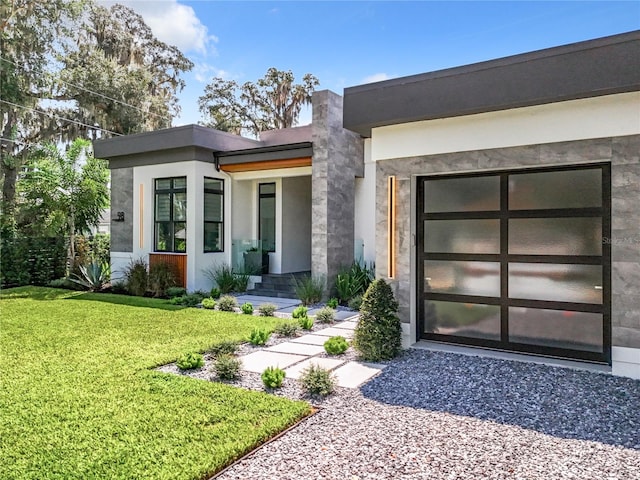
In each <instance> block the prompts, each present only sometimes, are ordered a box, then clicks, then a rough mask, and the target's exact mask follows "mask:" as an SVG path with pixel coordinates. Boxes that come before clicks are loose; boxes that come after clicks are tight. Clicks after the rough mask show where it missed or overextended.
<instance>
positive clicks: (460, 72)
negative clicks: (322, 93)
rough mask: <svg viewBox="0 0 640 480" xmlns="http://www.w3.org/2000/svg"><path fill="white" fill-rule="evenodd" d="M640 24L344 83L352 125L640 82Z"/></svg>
mask: <svg viewBox="0 0 640 480" xmlns="http://www.w3.org/2000/svg"><path fill="white" fill-rule="evenodd" d="M639 64H640V30H637V31H633V32H629V33H623V34H620V35H614V36H610V37H604V38H599V39H595V40H589V41H586V42H580V43H574V44H570V45H564V46H561V47H554V48H549V49H545V50H539V51H535V52H531V53H525V54H521V55H514V56H511V57H505V58H500V59H497V60H490V61H487V62H481V63H475V64H472V65H466V66H463V67H457V68H450V69H447V70H440V71H436V72H431V73H425V74H421V75H413V76H409V77H403V78H398V79H393V80H387V81H383V82H377V83H372V84H367V85H361V86H356V87H351V88H346V89H345V90H344V117H343V124H344V127H345V128H347V129H349V130H352V131H354V132H357V133H359V134H360V135H362V136H364V137H370V136H371V129H372V128H375V127H381V126H387V125H397V124H401V123H408V122H415V121H421V120H432V119H436V118H448V117H456V116H462V115H472V114H476V113H484V112H491V111H498V110H507V109H511V108H518V107H527V106H532V105H541V104H546V103H554V102H561V101H566V100H575V99H579V98H588V97H596V96H602V95H610V94H616V93H625V92H632V91H638V90H640V68H638V65H639Z"/></svg>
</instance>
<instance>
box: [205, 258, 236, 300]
mask: <svg viewBox="0 0 640 480" xmlns="http://www.w3.org/2000/svg"><path fill="white" fill-rule="evenodd" d="M202 272H203V273H204V275H205V277H207V278H208V279H209V280H211V281H212V282H213V283H214V284H215V285H216V286H217V288H218V289H219V290H220V293H230V292H233V291H234V290H235V288H236V277H235V275H234V273H233V270H232V268H231V267H230V266H229V265H228V264H226V263H220V264H217V265H212V266H210V267H208V268H205V269H204V270H203V271H202ZM245 290H246V288H245Z"/></svg>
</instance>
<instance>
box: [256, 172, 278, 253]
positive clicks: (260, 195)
mask: <svg viewBox="0 0 640 480" xmlns="http://www.w3.org/2000/svg"><path fill="white" fill-rule="evenodd" d="M266 186H273V193H262V187H266ZM276 190H277V185H276V182H263V183H259V184H258V239H260V241H262V221H261V219H262V199H264V198H273V199H274V202H275V198H276ZM274 215H275V212H274ZM273 221H274V223H275V221H276V219H275V216H274V220H273ZM275 236H276V232H275V230H274V239H273V250H267V249H266V248H264V245H262V251H263V252H275V251H276V243H277V242H276V238H275Z"/></svg>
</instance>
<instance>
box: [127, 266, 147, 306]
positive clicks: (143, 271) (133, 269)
mask: <svg viewBox="0 0 640 480" xmlns="http://www.w3.org/2000/svg"><path fill="white" fill-rule="evenodd" d="M124 275H125V277H126V279H127V290H129V293H130V294H131V295H136V296H138V297H142V296H144V294H145V293H146V292H147V285H148V283H149V274H148V273H147V263H146V262H145V261H144V260H143V259H142V258H139V259H138V260H131V262H130V263H129V265H128V266H127V268H126V270H125V273H124Z"/></svg>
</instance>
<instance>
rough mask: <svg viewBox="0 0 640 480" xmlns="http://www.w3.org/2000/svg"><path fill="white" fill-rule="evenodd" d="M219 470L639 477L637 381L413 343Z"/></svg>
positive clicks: (309, 476)
mask: <svg viewBox="0 0 640 480" xmlns="http://www.w3.org/2000/svg"><path fill="white" fill-rule="evenodd" d="M257 377H258V376H257V375H256V376H255V378H257ZM255 378H254V379H252V380H249V379H248V377H247V378H245V380H243V381H246V382H247V383H251V382H253V381H254V380H255ZM258 381H259V379H258ZM294 390H295V388H294V387H291V388H290V387H287V390H285V392H286V393H288V394H289V395H291V396H293V397H295V398H299V397H298V396H297V394H296V393H295V392H294ZM282 393H283V392H281V394H282ZM298 394H299V392H298ZM217 478H220V479H224V480H230V479H243V480H245V479H252V480H254V479H255V480H259V479H296V480H298V479H299V480H313V479H323V480H324V479H347V480H363V479H371V480H373V479H375V480H379V479H394V480H395V479H447V480H452V479H461V480H462V479H465V480H466V479H527V480H528V479H544V480H547V479H605V480H627V479H628V480H638V479H639V478H640V382H638V381H634V380H629V379H624V378H618V377H612V376H608V375H603V374H597V373H590V372H583V371H576V370H570V369H564V368H554V367H548V366H544V365H535V364H529V363H521V362H515V361H506V360H495V359H488V358H480V357H472V356H464V355H456V354H449V353H441V352H426V351H420V350H409V351H407V352H406V353H405V354H404V355H403V356H402V357H401V358H399V359H397V360H394V361H392V362H389V364H388V366H387V368H386V369H384V371H383V372H382V374H380V375H379V376H378V377H376V378H374V379H373V380H372V381H370V382H369V383H368V384H366V385H364V386H363V387H361V388H360V389H358V390H352V389H340V390H339V391H338V393H337V394H335V395H333V396H331V397H329V398H328V399H327V400H325V401H324V402H322V405H321V409H320V411H319V412H318V413H317V414H315V415H313V416H312V417H310V418H308V419H306V420H305V421H303V422H302V423H301V424H299V425H298V426H297V427H295V428H294V429H292V430H290V431H289V432H288V433H286V434H285V435H283V436H281V437H280V438H278V439H276V440H274V441H272V442H270V443H268V444H266V445H264V446H263V447H262V448H261V449H259V450H257V451H255V452H254V453H252V454H251V455H249V456H248V457H246V458H245V459H243V460H241V461H240V462H239V463H237V464H235V465H233V466H232V467H231V468H229V469H227V470H225V471H224V472H222V474H221V475H219V476H218V477H217Z"/></svg>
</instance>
